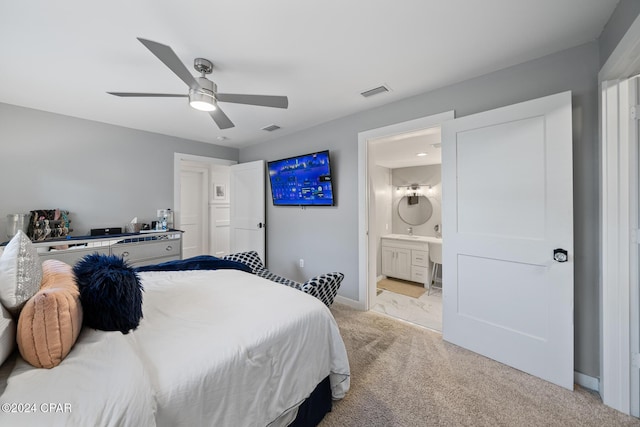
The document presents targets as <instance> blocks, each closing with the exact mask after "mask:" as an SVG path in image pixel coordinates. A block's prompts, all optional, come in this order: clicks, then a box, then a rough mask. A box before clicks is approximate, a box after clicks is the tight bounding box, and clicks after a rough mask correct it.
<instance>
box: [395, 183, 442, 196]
mask: <svg viewBox="0 0 640 427" xmlns="http://www.w3.org/2000/svg"><path fill="white" fill-rule="evenodd" d="M423 187H426V189H427V190H426V192H425V193H426V195H427V196H430V195H433V191H434V190H433V189H432V188H431V186H430V185H420V184H411V185H407V186H398V187H396V190H397V191H400V190H401V189H403V188H404V189H405V195H406V196H422V195H423Z"/></svg>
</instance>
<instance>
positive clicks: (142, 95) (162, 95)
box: [107, 92, 189, 98]
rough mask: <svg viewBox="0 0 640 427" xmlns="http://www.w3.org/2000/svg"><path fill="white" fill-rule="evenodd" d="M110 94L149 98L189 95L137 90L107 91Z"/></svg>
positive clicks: (185, 96) (183, 96) (184, 96)
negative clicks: (138, 91)
mask: <svg viewBox="0 0 640 427" xmlns="http://www.w3.org/2000/svg"><path fill="white" fill-rule="evenodd" d="M107 93H108V94H109V95H115V96H124V97H127V96H129V97H134V96H139V97H147V98H187V97H188V96H189V95H178V94H175V93H137V92H107Z"/></svg>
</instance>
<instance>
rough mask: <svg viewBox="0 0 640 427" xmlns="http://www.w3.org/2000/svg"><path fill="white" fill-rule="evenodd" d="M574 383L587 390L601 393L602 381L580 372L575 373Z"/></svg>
mask: <svg viewBox="0 0 640 427" xmlns="http://www.w3.org/2000/svg"><path fill="white" fill-rule="evenodd" d="M573 382H575V383H576V384H578V385H579V386H580V387H584V388H587V389H589V390H593V391H597V392H598V393H600V379H599V378H594V377H590V376H589V375H585V374H582V373H580V372H574V373H573Z"/></svg>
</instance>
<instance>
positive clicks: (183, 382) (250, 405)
mask: <svg viewBox="0 0 640 427" xmlns="http://www.w3.org/2000/svg"><path fill="white" fill-rule="evenodd" d="M140 276H141V278H142V280H143V285H144V288H145V292H144V296H143V298H144V304H143V313H144V318H143V320H142V322H141V323H140V326H139V328H138V329H137V330H136V331H135V332H133V333H130V334H128V335H122V334H120V333H119V332H109V333H107V332H100V331H90V330H89V331H88V330H85V331H84V332H83V333H82V334H81V339H80V340H79V342H78V343H77V344H76V346H75V347H74V349H73V350H72V352H71V353H70V355H69V356H68V357H67V358H66V359H65V360H64V361H63V362H62V364H61V365H60V366H58V367H56V368H54V369H51V370H44V369H33V368H30V367H28V366H27V365H26V364H25V362H24V361H22V359H20V358H18V362H17V365H16V367H15V368H14V369H13V371H12V372H10V373H9V378H8V381H7V384H6V389H5V390H4V391H2V388H1V386H2V385H1V383H0V392H1V394H0V403H5V402H14V401H15V402H23V403H26V402H31V401H33V402H35V403H36V404H41V403H46V402H54V403H55V402H62V403H67V402H69V403H70V404H71V412H69V413H59V414H51V413H47V414H45V413H43V412H38V413H35V414H24V413H22V414H16V413H13V414H12V413H0V425H12V426H13V425H83V426H84V425H131V426H145V425H154V424H157V425H158V426H233V427H236V426H267V425H271V426H275V425H286V423H287V422H288V421H290V420H291V419H292V418H293V417H295V413H296V408H297V406H298V405H299V404H300V403H301V402H302V401H303V400H304V399H305V398H307V397H308V396H309V394H310V393H311V391H313V389H314V388H315V386H316V385H317V384H318V383H319V382H320V381H321V380H322V379H324V378H325V377H326V376H328V375H330V379H331V387H332V394H333V397H334V399H340V398H342V397H343V396H344V394H345V392H346V391H347V390H348V389H349V364H348V360H347V354H346V351H345V347H344V343H343V342H342V338H341V337H340V334H339V331H338V328H337V325H336V323H335V320H334V319H333V316H332V315H331V313H330V311H329V310H328V309H327V307H326V306H325V305H324V304H322V303H321V302H320V301H319V300H317V299H316V298H313V297H311V296H309V295H306V294H304V293H302V292H300V291H297V290H295V289H292V288H288V287H286V286H283V285H279V284H276V283H273V282H270V281H268V280H265V279H262V278H259V277H257V276H254V275H251V274H247V273H244V272H240V271H236V270H217V271H185V272H148V273H141V274H140ZM3 368H5V370H6V369H7V368H6V367H3ZM31 415H34V416H31ZM92 417H93V418H92ZM89 420H91V421H92V422H88V421H89Z"/></svg>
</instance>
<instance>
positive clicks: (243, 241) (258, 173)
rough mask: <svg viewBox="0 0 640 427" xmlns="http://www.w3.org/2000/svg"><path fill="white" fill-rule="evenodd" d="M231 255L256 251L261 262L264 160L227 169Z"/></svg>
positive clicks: (263, 240)
mask: <svg viewBox="0 0 640 427" xmlns="http://www.w3.org/2000/svg"><path fill="white" fill-rule="evenodd" d="M229 171H230V185H229V187H230V190H231V197H230V202H231V232H230V239H231V242H230V243H231V252H244V251H251V250H253V251H257V252H258V254H259V255H260V259H262V261H263V262H266V261H265V257H264V244H265V222H264V209H265V205H264V199H265V198H264V161H262V160H258V161H255V162H249V163H240V164H237V165H232V166H230V167H229Z"/></svg>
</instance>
